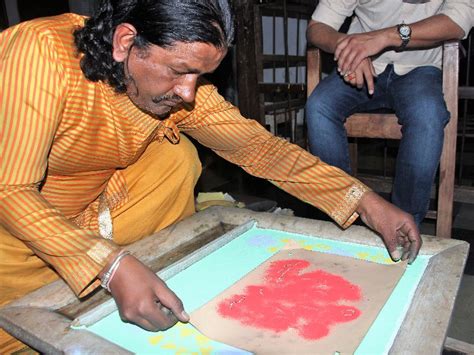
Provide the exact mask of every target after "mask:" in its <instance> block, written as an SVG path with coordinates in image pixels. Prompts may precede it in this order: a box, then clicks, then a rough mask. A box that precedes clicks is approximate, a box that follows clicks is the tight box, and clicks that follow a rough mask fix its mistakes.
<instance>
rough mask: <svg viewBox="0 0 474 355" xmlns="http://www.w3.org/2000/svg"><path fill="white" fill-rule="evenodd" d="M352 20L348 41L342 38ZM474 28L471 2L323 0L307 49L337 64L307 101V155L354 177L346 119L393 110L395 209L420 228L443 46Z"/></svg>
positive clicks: (443, 116)
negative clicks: (397, 136)
mask: <svg viewBox="0 0 474 355" xmlns="http://www.w3.org/2000/svg"><path fill="white" fill-rule="evenodd" d="M352 14H354V17H353V19H352V22H351V26H350V28H349V31H348V33H349V34H343V33H339V32H338V30H339V28H340V27H341V25H342V24H343V22H344V21H345V19H346V17H348V16H351V15H352ZM473 21H474V5H473V4H472V1H470V0H445V1H442V0H432V1H413V0H410V1H408V0H394V1H363V2H362V1H355V0H350V1H342V0H335V1H332V0H321V1H320V2H319V4H318V6H317V8H316V10H315V11H314V13H313V15H312V20H311V21H310V23H309V25H308V29H307V38H308V42H309V43H311V44H312V45H314V46H316V47H318V48H321V49H322V50H324V51H327V52H329V53H334V59H335V60H336V62H337V70H336V69H335V70H334V71H333V72H332V73H331V74H330V75H329V76H328V77H326V78H325V79H324V80H322V81H321V82H320V84H319V85H318V86H317V88H316V89H315V90H314V91H313V93H312V94H311V96H310V98H309V99H308V103H307V106H306V107H307V115H308V116H307V117H308V138H309V146H310V151H311V152H312V153H313V154H314V155H316V156H318V157H319V158H320V159H321V160H323V161H324V162H326V163H328V164H331V165H335V166H337V167H339V168H341V169H343V170H344V171H346V172H348V173H351V168H350V161H349V151H348V143H347V136H346V131H345V128H344V122H345V120H346V118H347V117H348V116H350V115H351V114H353V113H356V112H367V111H371V110H374V109H379V108H389V109H393V110H394V111H395V113H396V115H397V117H398V119H399V123H400V124H401V125H402V134H403V138H402V140H401V142H400V147H399V151H398V156H397V162H396V170H395V171H396V173H395V179H394V184H393V190H392V202H393V203H394V204H395V205H396V206H398V207H400V208H401V209H402V210H404V211H406V212H409V213H411V214H412V215H413V217H414V218H415V222H416V223H417V224H418V225H419V224H420V223H421V221H422V220H423V218H424V217H425V215H426V212H427V210H428V205H429V200H430V191H431V185H432V184H433V181H434V177H435V174H436V170H437V167H438V164H439V159H440V156H441V150H442V147H443V138H444V126H445V125H446V124H447V122H448V121H449V112H448V111H447V109H446V104H445V102H444V98H443V92H442V72H441V59H442V58H441V55H442V48H441V45H442V43H443V42H444V41H447V40H455V39H460V38H462V37H464V36H467V34H468V33H469V30H470V28H471V27H472V25H473Z"/></svg>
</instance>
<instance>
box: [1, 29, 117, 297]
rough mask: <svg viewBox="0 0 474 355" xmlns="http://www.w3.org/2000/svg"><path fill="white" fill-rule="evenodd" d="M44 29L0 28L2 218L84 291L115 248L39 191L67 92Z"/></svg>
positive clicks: (74, 286)
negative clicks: (65, 213) (41, 31)
mask: <svg viewBox="0 0 474 355" xmlns="http://www.w3.org/2000/svg"><path fill="white" fill-rule="evenodd" d="M43 32H45V33H47V31H43ZM45 33H42V34H41V35H40V34H37V33H36V32H35V31H34V30H24V27H23V25H19V26H16V27H13V28H11V29H8V30H5V31H4V32H2V33H1V34H0V117H1V126H2V128H1V135H2V137H1V142H2V143H1V156H2V159H1V161H2V163H1V164H2V165H1V166H2V168H1V181H0V206H1V207H0V223H2V225H3V226H4V227H5V228H6V229H7V230H8V231H9V232H10V233H12V234H13V235H14V236H16V237H17V238H19V239H20V240H22V241H23V242H24V243H25V244H26V245H27V246H28V247H29V248H31V249H32V250H33V251H34V252H35V253H36V254H37V255H38V256H39V257H41V258H42V259H43V260H45V261H46V262H47V263H48V264H50V265H51V266H52V267H54V268H55V270H56V271H57V272H58V273H59V274H60V275H61V276H62V277H63V278H64V279H65V280H66V282H67V283H68V284H69V285H70V286H71V288H72V289H73V290H74V291H75V292H76V294H79V295H85V294H87V293H88V292H90V291H91V290H92V289H94V288H96V287H97V286H98V281H97V280H95V278H96V276H97V274H98V273H99V271H100V270H101V269H102V268H103V265H105V263H106V261H107V258H108V256H109V255H110V254H111V253H112V252H113V251H114V250H115V249H116V247H115V246H114V245H111V244H109V243H107V242H105V241H104V240H103V239H102V238H100V237H99V236H97V235H94V234H93V233H92V232H91V231H86V230H81V229H80V228H79V227H78V226H76V225H74V224H73V223H72V222H70V221H69V220H67V219H66V217H65V216H64V215H63V214H62V213H61V211H59V210H58V209H57V208H55V207H54V206H53V205H51V204H50V203H48V202H47V201H46V200H45V198H44V197H43V196H42V195H41V194H40V191H39V186H40V183H41V181H42V180H43V179H44V177H45V174H46V170H47V158H48V154H49V151H50V148H51V144H52V142H53V139H54V133H55V130H56V128H57V125H58V124H59V121H60V117H61V112H62V108H63V103H64V100H63V97H64V95H66V85H65V80H66V79H65V73H64V72H63V70H62V67H61V66H60V65H59V64H58V62H59V60H58V56H57V53H56V52H55V51H54V43H52V42H53V41H52V39H51V38H49V37H48V36H47V35H46V34H45Z"/></svg>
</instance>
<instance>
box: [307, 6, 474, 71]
mask: <svg viewBox="0 0 474 355" xmlns="http://www.w3.org/2000/svg"><path fill="white" fill-rule="evenodd" d="M413 2H416V1H413V0H320V1H319V4H318V6H317V7H316V10H315V11H314V13H313V15H312V19H313V20H314V21H316V22H322V23H324V24H326V25H329V26H331V27H332V28H334V29H335V30H339V29H340V27H341V25H342V24H343V22H344V20H345V19H346V17H349V16H352V14H354V15H355V16H354V17H353V19H352V22H351V26H350V28H349V31H348V33H364V32H369V31H374V30H379V29H381V28H386V27H391V26H396V25H398V24H400V23H402V22H404V23H406V24H411V23H414V22H417V21H420V20H423V19H426V18H428V17H430V16H433V15H438V14H444V15H446V16H448V17H449V18H450V19H451V20H453V21H454V22H455V23H456V24H458V25H459V26H460V27H461V28H462V29H463V30H464V33H465V37H467V35H468V33H469V31H470V29H471V27H472V26H474V0H424V1H423V0H422V1H418V3H413ZM400 43H401V41H400ZM372 62H373V65H374V68H375V71H376V73H377V74H380V73H381V72H383V71H384V70H385V67H386V66H387V65H388V64H393V65H394V68H395V72H396V73H397V74H399V75H403V74H406V73H408V72H409V71H410V70H412V69H414V68H417V67H420V66H427V65H431V66H435V67H438V68H441V63H442V48H441V47H436V48H432V49H420V50H409V51H404V52H395V51H394V50H392V51H387V52H384V53H383V54H381V55H380V56H378V57H376V58H375V59H373V61H372Z"/></svg>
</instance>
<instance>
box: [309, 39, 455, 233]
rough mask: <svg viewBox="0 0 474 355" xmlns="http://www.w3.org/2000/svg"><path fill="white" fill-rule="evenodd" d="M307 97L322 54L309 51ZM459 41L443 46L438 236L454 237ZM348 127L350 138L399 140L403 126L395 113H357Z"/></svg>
mask: <svg viewBox="0 0 474 355" xmlns="http://www.w3.org/2000/svg"><path fill="white" fill-rule="evenodd" d="M306 60H307V62H306V83H307V96H309V95H310V94H311V92H312V91H313V90H314V88H315V87H316V86H317V85H318V83H319V81H320V79H321V67H322V65H321V51H320V50H319V49H318V48H314V47H311V48H308V50H307V54H306ZM458 74H459V42H458V41H454V42H446V43H444V44H443V93H444V99H445V101H446V105H447V108H448V111H449V112H450V113H451V118H450V121H449V123H448V124H447V126H446V127H445V130H444V144H443V152H442V155H441V160H440V167H439V188H438V206H437V211H435V212H433V211H430V212H429V216H430V217H433V218H436V220H437V221H436V235H437V236H438V237H441V238H450V237H451V228H452V217H453V196H454V173H455V167H456V139H457V125H458V80H459V79H458ZM345 128H346V131H347V136H348V137H359V138H387V139H400V138H401V137H402V133H401V126H400V125H399V124H398V120H397V117H396V116H395V115H394V114H379V113H357V114H354V115H352V116H350V117H348V119H347V121H346V123H345Z"/></svg>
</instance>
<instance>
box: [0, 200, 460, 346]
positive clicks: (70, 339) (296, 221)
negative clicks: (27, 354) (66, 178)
mask: <svg viewBox="0 0 474 355" xmlns="http://www.w3.org/2000/svg"><path fill="white" fill-rule="evenodd" d="M250 219H254V220H256V221H257V222H258V226H259V227H261V228H270V229H277V230H282V231H287V232H291V233H300V234H304V235H308V236H311V235H313V236H324V238H327V239H332V240H338V241H343V242H351V243H358V244H363V245H368V246H378V247H383V246H384V244H383V242H382V240H381V238H380V237H379V236H378V235H377V234H375V233H373V232H372V231H370V230H369V229H367V228H364V227H361V226H352V227H350V228H349V229H347V230H342V229H341V228H339V227H338V226H337V225H335V224H334V223H330V222H324V221H317V220H311V219H305V218H298V217H293V216H284V215H277V214H272V213H264V212H260V213H258V212H253V211H250V210H246V209H238V208H225V207H212V208H209V209H206V210H205V211H202V212H199V213H197V214H195V215H193V216H192V217H189V218H187V219H186V220H183V221H182V222H179V223H177V224H176V225H173V226H170V227H168V228H166V229H165V230H163V231H161V232H159V233H156V234H154V235H152V236H150V237H148V238H145V239H143V240H141V241H139V242H137V243H134V244H132V245H131V246H129V249H130V250H132V251H133V252H134V253H135V254H136V255H137V256H138V257H139V258H140V260H142V261H143V262H145V263H147V264H150V263H153V261H154V260H155V259H156V258H157V257H160V256H162V255H163V254H165V253H166V252H168V251H170V250H173V249H175V248H176V247H177V246H179V245H182V244H183V243H184V244H186V243H188V242H189V241H191V240H192V239H193V238H195V237H196V236H197V235H199V234H201V233H204V232H205V231H207V230H209V229H212V228H214V227H215V226H216V225H219V224H221V223H224V224H233V225H240V224H243V223H246V222H248V221H249V220H250ZM423 239H424V244H423V248H422V250H421V254H423V255H430V256H432V260H434V261H435V263H432V264H430V265H431V266H430V267H429V269H427V271H426V272H425V274H424V276H423V279H422V282H423V283H425V284H426V285H428V286H430V285H431V286H430V287H429V290H431V293H428V291H426V290H425V291H424V292H422V293H420V292H419V291H418V290H417V293H416V294H415V299H414V301H413V302H414V303H415V304H417V303H420V302H421V303H422V304H423V305H425V306H426V308H425V309H424V308H420V307H417V306H415V307H414V306H413V305H412V307H410V309H409V310H408V313H407V319H408V320H410V319H415V320H417V322H421V324H419V323H414V324H412V323H405V321H404V323H403V324H402V326H401V329H402V330H404V331H407V332H409V333H410V334H409V336H407V335H406V334H405V333H399V334H398V335H397V338H396V339H395V343H394V347H395V348H393V349H397V348H396V347H397V346H403V344H411V342H412V341H413V339H415V338H416V339H417V341H418V340H419V339H421V338H423V340H424V341H425V342H427V343H430V344H431V343H432V344H433V345H432V348H441V347H442V346H443V343H444V337H443V336H441V337H440V333H443V331H444V332H445V331H446V329H444V328H445V327H446V328H447V324H448V323H449V316H450V314H451V312H452V305H453V303H454V300H455V298H456V294H457V289H458V283H459V280H458V279H459V278H460V275H461V274H462V269H463V266H464V262H465V260H466V257H467V251H468V248H469V247H468V244H467V243H466V242H464V241H460V240H455V239H438V238H432V237H425V236H423ZM55 285H56V287H55V288H54V287H53V288H52V287H49V285H48V286H46V287H43V288H41V289H39V290H37V291H35V292H34V293H32V294H29V295H27V296H25V297H23V298H22V299H20V300H18V301H15V302H13V303H11V304H9V305H7V306H6V307H4V308H2V309H0V326H1V327H3V328H4V329H6V330H7V331H8V332H10V333H12V334H13V335H14V336H16V337H17V338H19V339H21V340H22V341H24V342H25V343H27V344H29V345H30V346H32V347H34V348H37V349H39V350H40V351H42V352H44V353H64V352H73V351H76V352H81V353H87V352H91V351H95V352H99V353H101V349H106V348H107V347H109V352H110V349H112V348H110V345H109V343H108V342H106V343H105V344H104V343H101V344H95V343H94V342H95V341H100V339H97V338H94V339H91V338H90V335H91V333H89V332H88V331H87V330H86V329H84V330H82V329H81V330H73V329H71V328H70V324H71V320H70V319H68V318H67V317H65V316H63V315H62V314H59V313H58V312H57V310H58V306H57V304H55V302H52V300H56V301H57V293H58V292H62V290H65V289H69V288H68V287H67V285H66V284H65V283H64V282H63V281H57V282H56V283H55ZM433 285H435V286H436V287H438V290H435V289H434V286H433ZM420 297H422V298H423V299H421V300H420V299H419V298H420ZM71 300H75V296H74V295H73V294H72V293H71V298H70V299H69V300H68V301H67V304H70V303H71ZM64 302H65V301H64V300H60V302H59V303H60V304H64ZM427 309H429V311H428V310H427ZM438 309H441V310H442V311H440V312H437V314H436V317H435V320H434V321H433V320H432V317H431V314H430V313H428V312H432V310H438ZM420 312H421V313H420ZM428 314H429V317H428V316H427V315H428ZM44 324H48V327H45V326H44ZM97 349H99V350H97ZM402 349H405V348H403V347H402ZM115 350H116V349H113V351H112V352H114V353H115ZM120 351H121V349H118V350H117V353H120ZM401 353H407V352H406V351H405V352H401ZM422 353H423V352H422ZM428 353H429V352H428Z"/></svg>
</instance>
